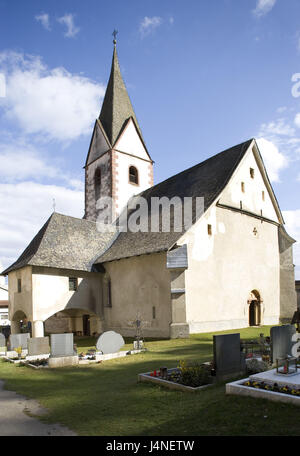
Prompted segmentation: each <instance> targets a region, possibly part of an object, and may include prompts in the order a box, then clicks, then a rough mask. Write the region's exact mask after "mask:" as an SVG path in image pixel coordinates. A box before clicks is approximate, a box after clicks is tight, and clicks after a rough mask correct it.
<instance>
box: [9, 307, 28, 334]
mask: <svg viewBox="0 0 300 456" xmlns="http://www.w3.org/2000/svg"><path fill="white" fill-rule="evenodd" d="M27 324H28V320H27V315H26V314H25V313H24V312H23V311H22V310H17V312H15V313H14V316H13V317H12V319H11V332H12V334H19V333H20V332H22V329H24V332H27V330H26V329H25V325H27ZM28 332H30V330H28Z"/></svg>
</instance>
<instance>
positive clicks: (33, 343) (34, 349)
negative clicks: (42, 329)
mask: <svg viewBox="0 0 300 456" xmlns="http://www.w3.org/2000/svg"><path fill="white" fill-rule="evenodd" d="M48 353H50V345H49V337H33V338H32V339H29V340H28V356H37V355H47V354H48Z"/></svg>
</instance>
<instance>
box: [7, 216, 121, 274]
mask: <svg viewBox="0 0 300 456" xmlns="http://www.w3.org/2000/svg"><path fill="white" fill-rule="evenodd" d="M112 236H113V235H112V234H111V233H99V232H98V231H97V226H96V223H95V222H91V221H88V220H85V219H78V218H75V217H69V216H67V215H62V214H58V213H56V212H54V213H53V214H52V215H51V217H50V218H49V219H48V220H47V222H46V223H45V224H44V226H43V227H42V228H41V230H40V231H39V232H38V233H37V235H36V236H35V237H34V238H33V240H32V241H31V242H30V244H29V245H28V247H27V248H26V249H25V250H24V252H23V253H22V254H21V256H20V257H19V258H18V260H17V261H16V262H15V263H13V264H12V265H11V266H10V267H9V268H7V269H6V270H5V271H3V273H2V274H3V275H6V274H7V273H8V272H10V271H13V270H15V269H19V268H22V267H24V266H27V265H31V266H45V267H52V268H63V269H72V270H80V271H91V269H92V266H93V263H94V261H95V259H96V258H98V257H99V255H100V254H101V252H102V251H103V250H104V249H106V248H107V246H108V245H109V242H110V241H111V240H112Z"/></svg>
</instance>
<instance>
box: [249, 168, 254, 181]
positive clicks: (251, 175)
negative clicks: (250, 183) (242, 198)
mask: <svg viewBox="0 0 300 456" xmlns="http://www.w3.org/2000/svg"><path fill="white" fill-rule="evenodd" d="M250 177H251V179H254V169H253V168H250Z"/></svg>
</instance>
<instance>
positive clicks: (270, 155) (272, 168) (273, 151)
mask: <svg viewBox="0 0 300 456" xmlns="http://www.w3.org/2000/svg"><path fill="white" fill-rule="evenodd" d="M256 142H257V145H258V148H259V150H260V152H261V155H262V158H263V161H264V164H265V166H266V170H267V173H268V176H269V178H270V180H271V181H272V182H280V177H279V174H280V171H282V170H283V169H284V168H287V167H288V163H289V162H288V159H287V157H285V156H284V155H283V154H282V153H280V152H279V150H278V148H277V147H276V145H275V144H273V143H272V142H271V141H268V140H267V139H265V138H258V139H256Z"/></svg>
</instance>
